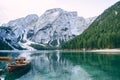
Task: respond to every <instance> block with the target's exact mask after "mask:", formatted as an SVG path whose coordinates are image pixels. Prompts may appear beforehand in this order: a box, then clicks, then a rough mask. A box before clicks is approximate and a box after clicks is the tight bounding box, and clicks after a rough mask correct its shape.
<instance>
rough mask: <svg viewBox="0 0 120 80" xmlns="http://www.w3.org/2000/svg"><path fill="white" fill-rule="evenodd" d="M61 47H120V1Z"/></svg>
mask: <svg viewBox="0 0 120 80" xmlns="http://www.w3.org/2000/svg"><path fill="white" fill-rule="evenodd" d="M61 47H62V48H63V49H83V48H86V49H104V48H120V1H119V2H117V3H116V4H114V5H113V6H111V7H110V8H108V9H107V10H105V11H104V12H103V13H102V14H101V15H100V16H98V17H97V18H96V20H95V21H94V22H93V23H92V24H91V25H90V26H89V28H87V29H86V30H85V31H84V32H83V33H82V34H81V35H79V36H77V37H75V38H74V39H72V40H69V41H68V42H66V43H65V44H63V45H62V46H61Z"/></svg>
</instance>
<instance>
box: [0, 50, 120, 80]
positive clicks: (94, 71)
mask: <svg viewBox="0 0 120 80" xmlns="http://www.w3.org/2000/svg"><path fill="white" fill-rule="evenodd" d="M0 56H12V57H13V59H12V61H14V59H15V58H17V57H20V56H24V57H26V58H27V60H30V61H31V69H30V70H21V72H22V73H21V72H18V73H17V74H8V73H7V72H6V70H5V68H6V67H5V66H6V64H8V63H10V62H3V61H1V62H0V68H2V69H4V72H3V74H2V75H0V78H1V79H2V80H120V53H112V54H111V53H95V52H94V53H92V52H79V51H77V52H76V51H58V50H57V51H12V52H11V51H2V52H0Z"/></svg>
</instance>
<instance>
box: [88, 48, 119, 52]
mask: <svg viewBox="0 0 120 80" xmlns="http://www.w3.org/2000/svg"><path fill="white" fill-rule="evenodd" d="M86 51H90V52H120V49H97V50H86Z"/></svg>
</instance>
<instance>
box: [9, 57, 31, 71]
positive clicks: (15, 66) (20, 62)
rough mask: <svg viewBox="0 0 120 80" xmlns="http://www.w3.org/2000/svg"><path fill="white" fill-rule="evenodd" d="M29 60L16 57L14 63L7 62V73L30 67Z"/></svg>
mask: <svg viewBox="0 0 120 80" xmlns="http://www.w3.org/2000/svg"><path fill="white" fill-rule="evenodd" d="M30 63H31V62H30V61H25V58H23V57H21V58H17V59H16V61H15V62H14V63H11V64H7V71H8V73H12V72H18V71H22V70H25V69H29V68H30Z"/></svg>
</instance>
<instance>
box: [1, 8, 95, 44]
mask: <svg viewBox="0 0 120 80" xmlns="http://www.w3.org/2000/svg"><path fill="white" fill-rule="evenodd" d="M94 19H95V17H93V18H88V19H85V18H83V17H79V16H78V15H77V12H68V11H65V10H63V9H61V8H54V9H49V10H47V11H46V12H45V13H44V14H43V15H41V16H40V17H38V16H37V15H35V14H32V15H28V16H26V17H23V18H19V19H16V20H12V21H10V22H8V23H7V24H3V25H2V26H10V28H11V29H12V31H13V32H14V33H15V35H16V37H17V38H19V39H20V41H21V42H22V41H23V42H24V43H27V42H28V41H29V42H35V43H39V44H47V45H51V46H59V45H60V44H61V43H63V42H65V41H68V40H70V39H72V38H74V37H75V36H76V35H79V34H81V33H82V32H83V31H84V30H85V29H86V28H87V27H88V26H89V25H90V24H91V23H92V22H93V21H94Z"/></svg>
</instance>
